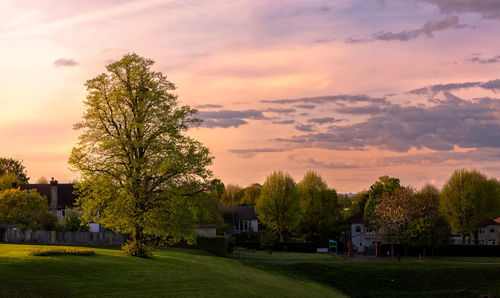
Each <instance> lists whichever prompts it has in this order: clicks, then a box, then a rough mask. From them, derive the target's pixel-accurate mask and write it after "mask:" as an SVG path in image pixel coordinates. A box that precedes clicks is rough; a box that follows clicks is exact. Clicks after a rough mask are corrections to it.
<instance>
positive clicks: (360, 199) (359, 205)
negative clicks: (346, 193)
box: [344, 190, 370, 218]
mask: <svg viewBox="0 0 500 298" xmlns="http://www.w3.org/2000/svg"><path fill="white" fill-rule="evenodd" d="M369 198H370V194H369V192H368V191H366V190H364V191H361V192H360V193H358V194H357V195H355V196H354V197H353V198H352V201H351V206H350V207H349V210H347V211H346V212H345V213H344V217H345V218H348V217H351V216H353V215H356V214H358V213H360V212H361V211H364V210H365V205H366V202H368V199H369Z"/></svg>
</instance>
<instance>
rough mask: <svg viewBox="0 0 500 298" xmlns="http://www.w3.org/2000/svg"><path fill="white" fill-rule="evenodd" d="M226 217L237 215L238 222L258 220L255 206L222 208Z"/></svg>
mask: <svg viewBox="0 0 500 298" xmlns="http://www.w3.org/2000/svg"><path fill="white" fill-rule="evenodd" d="M220 209H221V211H222V213H223V214H224V215H230V216H232V214H233V213H235V215H236V219H237V220H252V219H257V213H256V212H255V207H254V206H234V207H233V206H223V207H221V208H220Z"/></svg>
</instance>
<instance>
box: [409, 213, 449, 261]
mask: <svg viewBox="0 0 500 298" xmlns="http://www.w3.org/2000/svg"><path fill="white" fill-rule="evenodd" d="M403 239H404V240H405V242H406V243H407V244H408V245H409V246H412V247H420V248H422V249H423V256H425V247H426V246H427V247H436V246H438V245H439V241H440V239H441V233H440V231H439V229H438V228H437V227H436V226H435V225H434V223H433V222H432V221H431V220H430V219H429V218H427V217H424V218H419V219H416V220H414V221H412V222H410V223H409V224H408V227H407V228H406V230H405V231H404V232H403Z"/></svg>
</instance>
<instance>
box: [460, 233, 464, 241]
mask: <svg viewBox="0 0 500 298" xmlns="http://www.w3.org/2000/svg"><path fill="white" fill-rule="evenodd" d="M460 237H462V244H465V233H461V234H460Z"/></svg>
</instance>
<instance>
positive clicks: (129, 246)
mask: <svg viewBox="0 0 500 298" xmlns="http://www.w3.org/2000/svg"><path fill="white" fill-rule="evenodd" d="M123 250H124V251H125V252H126V253H127V254H128V255H130V256H134V257H142V258H147V257H149V249H148V243H147V241H146V239H145V238H144V234H143V229H142V227H139V226H136V227H135V229H134V231H133V232H132V235H131V239H130V240H129V241H127V243H125V244H124V245H123Z"/></svg>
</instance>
